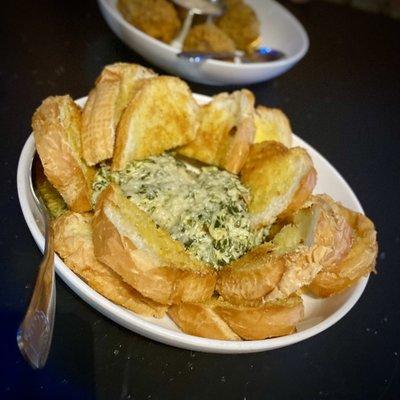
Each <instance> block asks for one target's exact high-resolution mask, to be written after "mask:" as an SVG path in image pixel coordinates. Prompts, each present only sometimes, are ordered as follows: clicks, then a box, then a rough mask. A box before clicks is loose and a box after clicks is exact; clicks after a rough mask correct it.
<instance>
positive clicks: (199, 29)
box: [183, 23, 235, 52]
mask: <svg viewBox="0 0 400 400" xmlns="http://www.w3.org/2000/svg"><path fill="white" fill-rule="evenodd" d="M183 50H184V51H204V52H207V51H226V52H234V51H235V44H234V43H233V41H232V39H231V38H230V37H229V36H228V35H227V34H226V33H225V32H224V31H222V30H221V29H219V28H218V27H217V26H216V25H214V24H210V23H204V24H199V25H195V26H193V27H192V28H191V29H190V31H189V33H188V35H187V36H186V38H185V41H184V43H183Z"/></svg>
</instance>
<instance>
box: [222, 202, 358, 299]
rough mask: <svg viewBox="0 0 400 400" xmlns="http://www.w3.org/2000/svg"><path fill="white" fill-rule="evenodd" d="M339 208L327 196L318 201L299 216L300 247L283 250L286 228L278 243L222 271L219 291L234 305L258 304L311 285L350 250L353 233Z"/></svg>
mask: <svg viewBox="0 0 400 400" xmlns="http://www.w3.org/2000/svg"><path fill="white" fill-rule="evenodd" d="M335 206H336V205H335V203H333V202H332V204H331V203H329V201H328V199H325V197H323V196H315V197H313V198H312V200H310V201H309V202H308V203H307V205H306V206H305V207H306V208H305V209H303V210H299V211H298V212H297V213H295V214H294V216H293V221H292V224H293V229H297V231H298V232H299V238H298V239H297V242H298V243H297V242H296V243H294V244H293V243H288V244H287V246H288V247H287V248H285V247H282V244H281V242H284V241H285V233H286V232H287V231H285V230H284V229H282V231H281V233H278V234H277V235H276V236H275V238H274V240H273V241H272V242H268V243H265V244H262V245H260V246H257V247H255V248H254V249H252V250H250V251H249V252H248V253H247V254H246V255H244V256H243V257H241V258H240V259H239V260H237V261H235V262H233V263H231V264H229V265H228V266H226V267H225V268H224V269H223V270H222V271H220V273H219V274H218V279H217V285H216V290H217V291H218V293H220V295H221V296H222V297H223V298H224V299H226V300H228V301H230V302H231V303H233V304H252V305H254V304H257V303H259V302H265V301H273V300H276V299H283V298H285V297H287V296H289V295H291V294H292V293H295V292H296V291H297V290H298V289H300V288H301V287H303V286H305V285H308V284H310V283H311V282H312V281H313V280H314V278H315V277H316V276H317V274H318V273H319V272H320V271H321V270H322V268H324V266H329V265H331V264H333V263H336V262H338V261H340V260H342V259H343V258H344V257H345V256H346V255H347V253H348V252H349V251H350V247H351V243H352V230H351V228H350V226H349V224H348V223H347V221H346V220H345V218H343V216H341V215H340V214H339V213H338V210H337V208H335ZM291 226H292V225H291ZM278 239H279V240H278ZM293 245H294V247H293Z"/></svg>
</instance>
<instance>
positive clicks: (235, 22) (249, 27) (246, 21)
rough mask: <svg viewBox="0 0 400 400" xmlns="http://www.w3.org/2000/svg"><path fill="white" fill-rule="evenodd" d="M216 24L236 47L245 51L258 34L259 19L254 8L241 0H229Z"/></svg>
mask: <svg viewBox="0 0 400 400" xmlns="http://www.w3.org/2000/svg"><path fill="white" fill-rule="evenodd" d="M230 3H231V4H230V5H229V6H228V8H227V10H226V12H225V13H224V14H223V15H222V16H221V17H220V18H218V20H217V26H218V27H219V28H220V29H221V30H222V31H224V32H225V33H226V34H227V35H228V36H229V37H230V38H231V39H232V40H233V41H234V42H235V45H236V48H238V49H239V50H243V51H247V50H248V49H249V48H250V47H251V46H252V43H253V42H254V41H256V40H257V39H258V38H259V36H260V21H259V20H258V18H257V15H256V13H255V12H254V10H253V9H252V8H251V7H250V6H248V5H247V4H245V3H243V2H239V1H238V2H230Z"/></svg>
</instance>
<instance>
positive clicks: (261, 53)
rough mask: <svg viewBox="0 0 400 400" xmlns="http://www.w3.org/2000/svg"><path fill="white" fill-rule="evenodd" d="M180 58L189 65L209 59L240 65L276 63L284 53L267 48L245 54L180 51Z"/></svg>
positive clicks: (237, 52)
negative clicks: (239, 63) (240, 63)
mask: <svg viewBox="0 0 400 400" xmlns="http://www.w3.org/2000/svg"><path fill="white" fill-rule="evenodd" d="M178 57H180V58H186V59H187V60H188V61H189V62H191V63H196V64H199V63H202V62H204V61H206V60H209V59H214V60H227V61H232V60H233V61H236V62H238V61H241V62H242V63H258V62H269V61H276V60H280V59H282V58H284V57H286V55H285V53H283V52H282V51H280V50H276V49H271V48H269V47H260V48H258V49H256V50H254V51H253V52H252V53H250V54H247V53H245V52H243V51H234V52H227V51H224V52H223V51H209V52H201V51H182V52H181V53H179V54H178Z"/></svg>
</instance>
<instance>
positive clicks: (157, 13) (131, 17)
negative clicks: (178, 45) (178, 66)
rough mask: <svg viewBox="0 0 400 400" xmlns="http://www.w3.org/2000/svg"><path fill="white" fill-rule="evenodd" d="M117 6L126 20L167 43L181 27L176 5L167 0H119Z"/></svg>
mask: <svg viewBox="0 0 400 400" xmlns="http://www.w3.org/2000/svg"><path fill="white" fill-rule="evenodd" d="M117 6H118V9H119V11H120V12H121V14H122V16H123V17H124V18H125V19H126V21H128V22H129V23H130V24H132V25H133V26H135V27H136V28H138V29H140V30H141V31H142V32H144V33H146V34H148V35H149V36H152V37H153V38H155V39H158V40H161V41H163V42H165V43H169V42H170V41H171V40H172V39H173V38H174V37H175V36H176V35H177V34H178V33H179V30H180V28H181V21H180V19H179V17H178V14H177V12H176V10H175V7H174V6H173V5H172V4H171V3H170V2H169V1H167V0H118V4H117Z"/></svg>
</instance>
